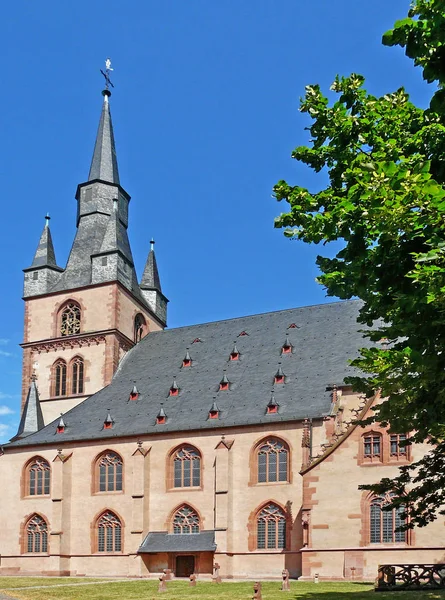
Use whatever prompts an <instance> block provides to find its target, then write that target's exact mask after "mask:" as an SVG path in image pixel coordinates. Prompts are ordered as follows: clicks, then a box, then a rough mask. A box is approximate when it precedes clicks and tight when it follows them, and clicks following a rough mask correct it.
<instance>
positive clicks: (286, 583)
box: [281, 569, 290, 592]
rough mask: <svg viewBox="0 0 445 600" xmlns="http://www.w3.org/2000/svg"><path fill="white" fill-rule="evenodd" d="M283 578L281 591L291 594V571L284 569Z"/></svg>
mask: <svg viewBox="0 0 445 600" xmlns="http://www.w3.org/2000/svg"><path fill="white" fill-rule="evenodd" d="M281 576H282V578H283V583H282V584H281V591H282V592H290V586H289V571H288V570H287V569H283V570H282V571H281Z"/></svg>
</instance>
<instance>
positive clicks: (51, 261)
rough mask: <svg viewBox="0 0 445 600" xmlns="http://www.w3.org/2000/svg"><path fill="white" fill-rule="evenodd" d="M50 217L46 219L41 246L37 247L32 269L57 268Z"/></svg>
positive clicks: (47, 216)
mask: <svg viewBox="0 0 445 600" xmlns="http://www.w3.org/2000/svg"><path fill="white" fill-rule="evenodd" d="M49 220H50V216H49V215H48V214H47V215H46V217H45V227H44V228H43V231H42V235H41V236H40V241H39V245H38V246H37V250H36V253H35V254H34V259H33V261H32V265H31V267H56V266H57V263H56V254H55V252H54V246H53V240H52V237H51V231H50V230H49Z"/></svg>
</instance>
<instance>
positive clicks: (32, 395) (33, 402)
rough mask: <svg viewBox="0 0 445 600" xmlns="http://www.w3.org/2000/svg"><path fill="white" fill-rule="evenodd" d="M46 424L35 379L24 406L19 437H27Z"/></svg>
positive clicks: (18, 432)
mask: <svg viewBox="0 0 445 600" xmlns="http://www.w3.org/2000/svg"><path fill="white" fill-rule="evenodd" d="M43 424H44V421H43V415H42V409H41V407H40V402H39V392H38V391H37V386H36V383H35V381H34V380H33V381H31V385H30V386H29V390H28V396H27V397H26V402H25V406H24V407H23V412H22V418H21V419H20V424H19V428H18V431H17V435H16V437H17V438H21V437H26V436H27V435H30V434H31V433H35V432H36V431H39V429H42V427H43Z"/></svg>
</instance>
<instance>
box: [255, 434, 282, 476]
mask: <svg viewBox="0 0 445 600" xmlns="http://www.w3.org/2000/svg"><path fill="white" fill-rule="evenodd" d="M257 460H258V473H257V476H258V479H257V481H258V483H275V482H280V481H281V482H283V481H289V474H288V472H289V467H288V463H289V450H288V448H287V446H286V445H285V443H284V442H282V441H280V440H278V439H268V440H266V441H265V442H263V443H262V444H261V445H260V446H259V447H258V450H257Z"/></svg>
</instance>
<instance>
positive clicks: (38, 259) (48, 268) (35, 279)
mask: <svg viewBox="0 0 445 600" xmlns="http://www.w3.org/2000/svg"><path fill="white" fill-rule="evenodd" d="M49 220H50V216H49V215H46V217H45V226H44V228H43V231H42V235H41V236H40V241H39V245H38V246H37V250H36V252H35V254H34V259H33V261H32V264H31V266H30V267H27V268H26V269H23V272H24V273H25V279H24V286H23V296H24V297H25V298H26V297H28V296H38V295H40V294H45V293H46V292H47V291H48V290H49V288H51V287H52V286H53V285H54V284H55V283H56V282H57V280H58V279H59V277H60V273H62V272H63V269H62V268H61V267H58V266H57V263H56V255H55V252H54V246H53V240H52V237H51V231H50V229H49Z"/></svg>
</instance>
